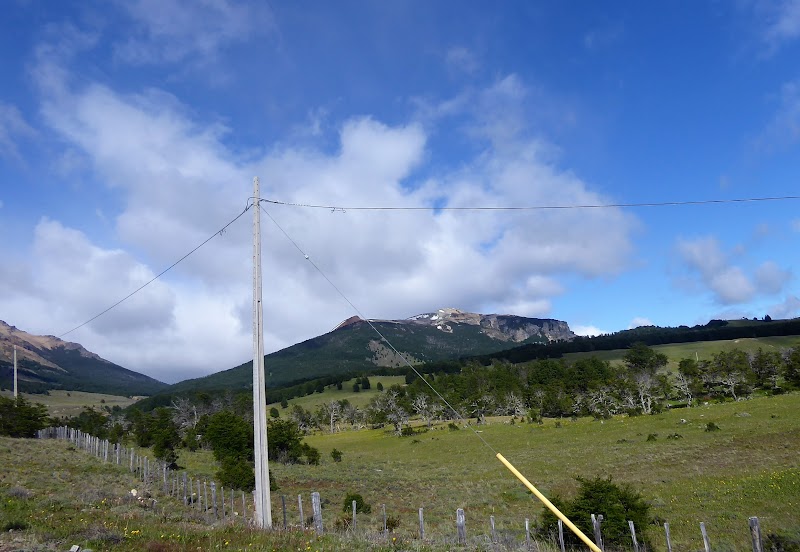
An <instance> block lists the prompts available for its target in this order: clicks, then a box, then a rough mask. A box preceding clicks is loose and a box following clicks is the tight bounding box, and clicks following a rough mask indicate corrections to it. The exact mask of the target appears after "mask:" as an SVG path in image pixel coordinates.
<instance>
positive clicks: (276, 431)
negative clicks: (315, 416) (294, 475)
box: [267, 419, 320, 465]
mask: <svg viewBox="0 0 800 552" xmlns="http://www.w3.org/2000/svg"><path fill="white" fill-rule="evenodd" d="M267 433H268V435H269V439H268V441H269V457H270V458H274V459H275V460H277V461H279V462H282V463H284V464H295V463H297V462H300V460H301V459H302V458H303V457H305V460H306V463H308V464H312V465H317V464H319V460H320V453H319V451H318V450H317V449H315V448H314V447H312V446H310V445H308V444H306V443H303V442H302V438H303V434H302V432H301V431H300V428H299V427H298V426H297V424H295V423H293V422H292V421H290V420H280V419H273V420H270V421H269V422H268V429H267Z"/></svg>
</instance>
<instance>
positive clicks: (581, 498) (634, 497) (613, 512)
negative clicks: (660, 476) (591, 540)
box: [540, 477, 652, 549]
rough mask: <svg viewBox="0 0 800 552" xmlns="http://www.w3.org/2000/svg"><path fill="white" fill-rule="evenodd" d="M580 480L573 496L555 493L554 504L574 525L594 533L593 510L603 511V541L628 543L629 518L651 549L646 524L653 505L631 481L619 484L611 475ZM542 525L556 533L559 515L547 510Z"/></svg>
mask: <svg viewBox="0 0 800 552" xmlns="http://www.w3.org/2000/svg"><path fill="white" fill-rule="evenodd" d="M577 479H578V482H579V483H580V488H579V490H578V495H577V496H576V497H575V498H573V499H572V500H569V501H565V500H562V499H560V498H559V497H554V498H553V500H552V502H553V504H554V505H555V506H556V507H557V508H558V509H559V510H561V511H562V512H563V513H564V515H566V516H567V517H568V518H569V519H570V520H571V521H572V522H573V523H574V524H575V525H577V526H578V528H580V530H581V531H583V532H584V533H585V534H586V535H591V534H592V520H591V516H592V514H602V515H603V524H602V533H603V541H604V542H605V543H607V544H615V545H629V544H630V538H631V535H630V529H629V528H628V520H630V521H633V523H634V525H635V526H636V527H637V528H638V529H639V533H641V534H642V536H641V538H640V542H641V543H642V544H644V546H646V549H651V548H652V546H651V545H650V543H648V542H647V541H646V538H645V537H644V535H643V533H644V528H645V527H647V525H648V524H649V523H650V521H651V517H650V506H649V504H647V502H645V500H644V498H642V495H641V494H639V493H638V492H636V491H634V490H633V489H632V488H631V487H630V486H629V485H617V484H616V483H614V482H612V481H611V478H610V477H609V478H607V479H603V478H601V477H596V478H594V479H583V478H581V477H579V478H577ZM540 529H541V530H542V531H543V532H545V533H549V534H550V535H556V534H557V531H558V518H556V516H555V515H554V514H553V513H552V512H550V510H545V512H544V514H543V516H542V521H541V527H540ZM564 537H565V538H566V539H570V542H571V543H572V544H574V545H575V546H577V545H579V544H580V543H579V541H578V539H577V537H575V536H574V535H572V534H571V533H570V534H569V536H567V534H565V535H564Z"/></svg>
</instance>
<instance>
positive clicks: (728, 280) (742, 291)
mask: <svg viewBox="0 0 800 552" xmlns="http://www.w3.org/2000/svg"><path fill="white" fill-rule="evenodd" d="M677 251H678V254H679V256H680V257H681V260H682V261H683V263H684V264H685V266H686V268H687V269H688V271H689V272H690V274H694V275H696V276H699V281H700V282H699V283H701V284H702V286H704V287H705V288H707V289H709V290H710V291H711V292H712V293H713V294H714V299H715V301H717V302H718V303H720V304H723V305H735V304H741V303H746V302H747V301H750V300H751V299H753V298H754V297H756V296H758V295H772V294H775V293H779V292H780V291H781V290H782V289H783V287H784V286H785V284H786V283H787V282H788V281H789V280H790V279H791V272H789V271H787V270H785V269H782V268H780V267H779V266H778V264H777V263H775V262H773V261H766V262H764V263H762V264H761V265H759V266H758V267H757V268H756V270H755V271H754V274H753V276H752V277H751V276H748V274H747V273H746V272H745V270H744V269H743V268H742V267H740V266H737V265H735V264H733V263H732V262H731V259H730V258H729V257H728V255H726V254H725V253H724V252H723V250H722V246H721V244H720V243H719V240H717V239H716V238H714V237H711V236H707V237H704V238H697V239H694V240H678V243H677ZM734 251H736V253H737V254H738V255H744V254H745V253H746V251H745V250H744V249H743V248H741V247H739V248H735V249H734Z"/></svg>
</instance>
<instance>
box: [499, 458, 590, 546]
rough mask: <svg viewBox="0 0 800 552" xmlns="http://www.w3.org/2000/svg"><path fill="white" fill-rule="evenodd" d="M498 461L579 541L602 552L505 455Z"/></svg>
mask: <svg viewBox="0 0 800 552" xmlns="http://www.w3.org/2000/svg"><path fill="white" fill-rule="evenodd" d="M497 459H498V460H500V461H501V462H502V463H503V465H504V466H505V467H507V468H508V471H510V472H511V473H513V474H514V475H515V476H516V478H517V479H519V480H520V481H522V484H523V485H525V486H526V487H528V489H529V490H530V491H531V492H532V493H533V494H535V495H536V498H538V499H539V500H541V501H542V504H544V505H545V506H547V508H548V509H549V510H550V511H551V512H553V513H554V514H555V515H556V516H557V517H558V519H560V520H561V521H563V522H564V524H565V525H566V526H567V527H569V528H570V530H571V531H572V532H573V533H575V534H576V535H577V536H578V538H579V539H581V540H582V541H583V542H585V543H586V546H588V547H589V548H591V549H592V552H602V551H601V550H600V548H598V546H597V545H596V544H595V543H593V542H592V541H591V540H590V539H589V537H587V536H586V535H584V534H583V531H581V530H580V529H578V528H577V527H576V526H575V524H574V523H572V522H571V521H570V520H569V519H568V518H567V516H565V515H564V514H562V513H561V510H559V509H558V508H556V507H555V505H554V504H553V503H552V502H550V501H549V500H547V497H546V496H544V495H543V494H542V493H540V492H539V489H537V488H536V487H534V486H533V484H532V483H531V482H530V481H528V480H527V479H526V478H525V476H524V475H522V474H521V473H519V471H517V468H515V467H514V466H512V465H511V462H509V461H508V460H506V459H505V458H504V457H503V455H502V454H500V453H499V452H498V453H497Z"/></svg>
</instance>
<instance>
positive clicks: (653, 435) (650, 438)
mask: <svg viewBox="0 0 800 552" xmlns="http://www.w3.org/2000/svg"><path fill="white" fill-rule="evenodd" d="M647 440H648V441H657V440H658V433H651V434H650V435H648V436H647Z"/></svg>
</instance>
